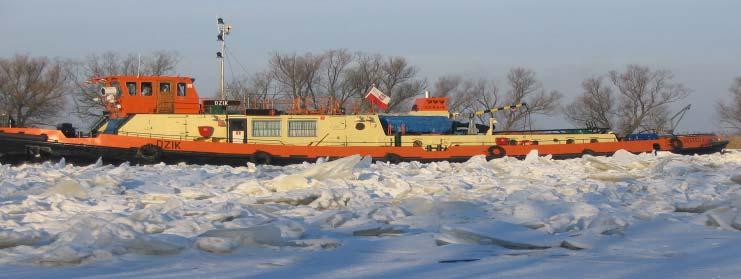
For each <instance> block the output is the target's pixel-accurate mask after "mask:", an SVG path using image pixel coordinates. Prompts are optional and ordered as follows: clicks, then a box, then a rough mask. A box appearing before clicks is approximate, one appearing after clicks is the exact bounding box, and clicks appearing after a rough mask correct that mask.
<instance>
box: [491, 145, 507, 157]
mask: <svg viewBox="0 0 741 279" xmlns="http://www.w3.org/2000/svg"><path fill="white" fill-rule="evenodd" d="M486 153H487V154H488V155H489V157H491V158H494V159H497V158H502V157H504V156H506V155H507V151H506V150H504V147H501V146H499V145H492V146H489V149H487V150H486Z"/></svg>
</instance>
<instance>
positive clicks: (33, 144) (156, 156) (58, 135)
mask: <svg viewBox="0 0 741 279" xmlns="http://www.w3.org/2000/svg"><path fill="white" fill-rule="evenodd" d="M727 144H728V141H723V140H720V139H719V138H718V137H717V136H715V135H710V134H700V135H683V136H675V137H661V138H658V139H655V140H633V141H617V142H599V143H574V144H548V145H494V146H486V145H480V146H450V147H448V148H447V149H444V150H439V151H438V150H427V149H424V148H421V147H413V146H400V147H394V146H364V147H358V146H354V147H346V146H295V145H273V144H252V143H220V142H205V141H179V140H165V139H157V138H146V137H133V136H123V135H111V134H100V135H97V136H95V137H80V138H68V137H66V136H65V135H64V134H63V133H62V132H61V131H58V130H49V129H38V128H2V129H0V154H2V157H0V159H2V160H3V161H6V162H20V161H28V160H39V159H47V158H49V159H51V158H61V157H64V158H67V160H70V161H79V162H89V161H93V162H94V161H95V160H97V159H98V158H102V159H103V160H105V161H109V162H123V161H130V162H134V163H156V162H165V163H179V162H187V163H215V164H230V165H240V164H242V165H243V164H245V163H246V162H254V163H261V164H288V163H299V162H304V161H315V160H317V159H318V158H322V157H329V158H340V157H345V156H350V155H355V154H359V155H363V156H371V157H373V159H374V160H378V161H388V162H392V163H397V162H401V161H420V162H430V161H465V160H468V159H469V158H471V157H473V156H479V155H484V156H486V157H487V158H489V159H492V158H499V157H504V156H511V157H517V158H524V157H525V156H526V155H527V154H528V153H529V152H530V151H532V150H538V153H539V154H540V155H552V156H553V157H554V158H557V159H565V158H574V157H581V156H582V155H612V154H613V153H614V152H615V151H617V150H620V149H623V150H626V151H628V152H631V153H644V152H653V151H655V150H656V151H671V152H674V153H679V154H708V153H715V152H720V151H722V150H723V149H724V148H725V147H726V145H727Z"/></svg>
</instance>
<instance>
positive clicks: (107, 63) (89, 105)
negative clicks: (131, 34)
mask: <svg viewBox="0 0 741 279" xmlns="http://www.w3.org/2000/svg"><path fill="white" fill-rule="evenodd" d="M179 61H180V58H179V55H178V54H177V53H176V52H172V51H165V50H160V51H156V52H155V53H153V54H152V55H151V56H138V55H136V54H133V53H132V54H127V55H125V56H123V55H121V54H118V53H115V52H110V51H109V52H104V53H102V54H91V55H88V56H87V57H86V58H85V59H84V60H83V61H81V62H78V63H77V65H76V70H75V76H74V84H75V87H76V88H77V92H76V94H75V96H74V98H73V101H74V103H75V109H76V114H77V115H78V116H79V117H81V118H83V119H87V118H94V117H99V116H100V112H101V111H102V110H103V109H104V107H103V105H102V104H101V103H100V102H99V101H97V98H98V97H99V96H98V90H97V86H98V85H95V84H90V83H88V82H87V81H88V80H90V79H91V78H96V77H104V76H112V75H137V74H141V75H155V76H158V75H167V74H172V73H173V72H174V71H175V68H176V67H177V64H178V62H179ZM142 66H143V67H142Z"/></svg>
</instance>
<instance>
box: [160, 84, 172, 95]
mask: <svg viewBox="0 0 741 279" xmlns="http://www.w3.org/2000/svg"><path fill="white" fill-rule="evenodd" d="M160 93H170V83H168V82H161V83H160Z"/></svg>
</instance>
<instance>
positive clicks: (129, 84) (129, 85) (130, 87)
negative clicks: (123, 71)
mask: <svg viewBox="0 0 741 279" xmlns="http://www.w3.org/2000/svg"><path fill="white" fill-rule="evenodd" d="M126 90H127V91H129V95H130V96H136V82H127V83H126Z"/></svg>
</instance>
